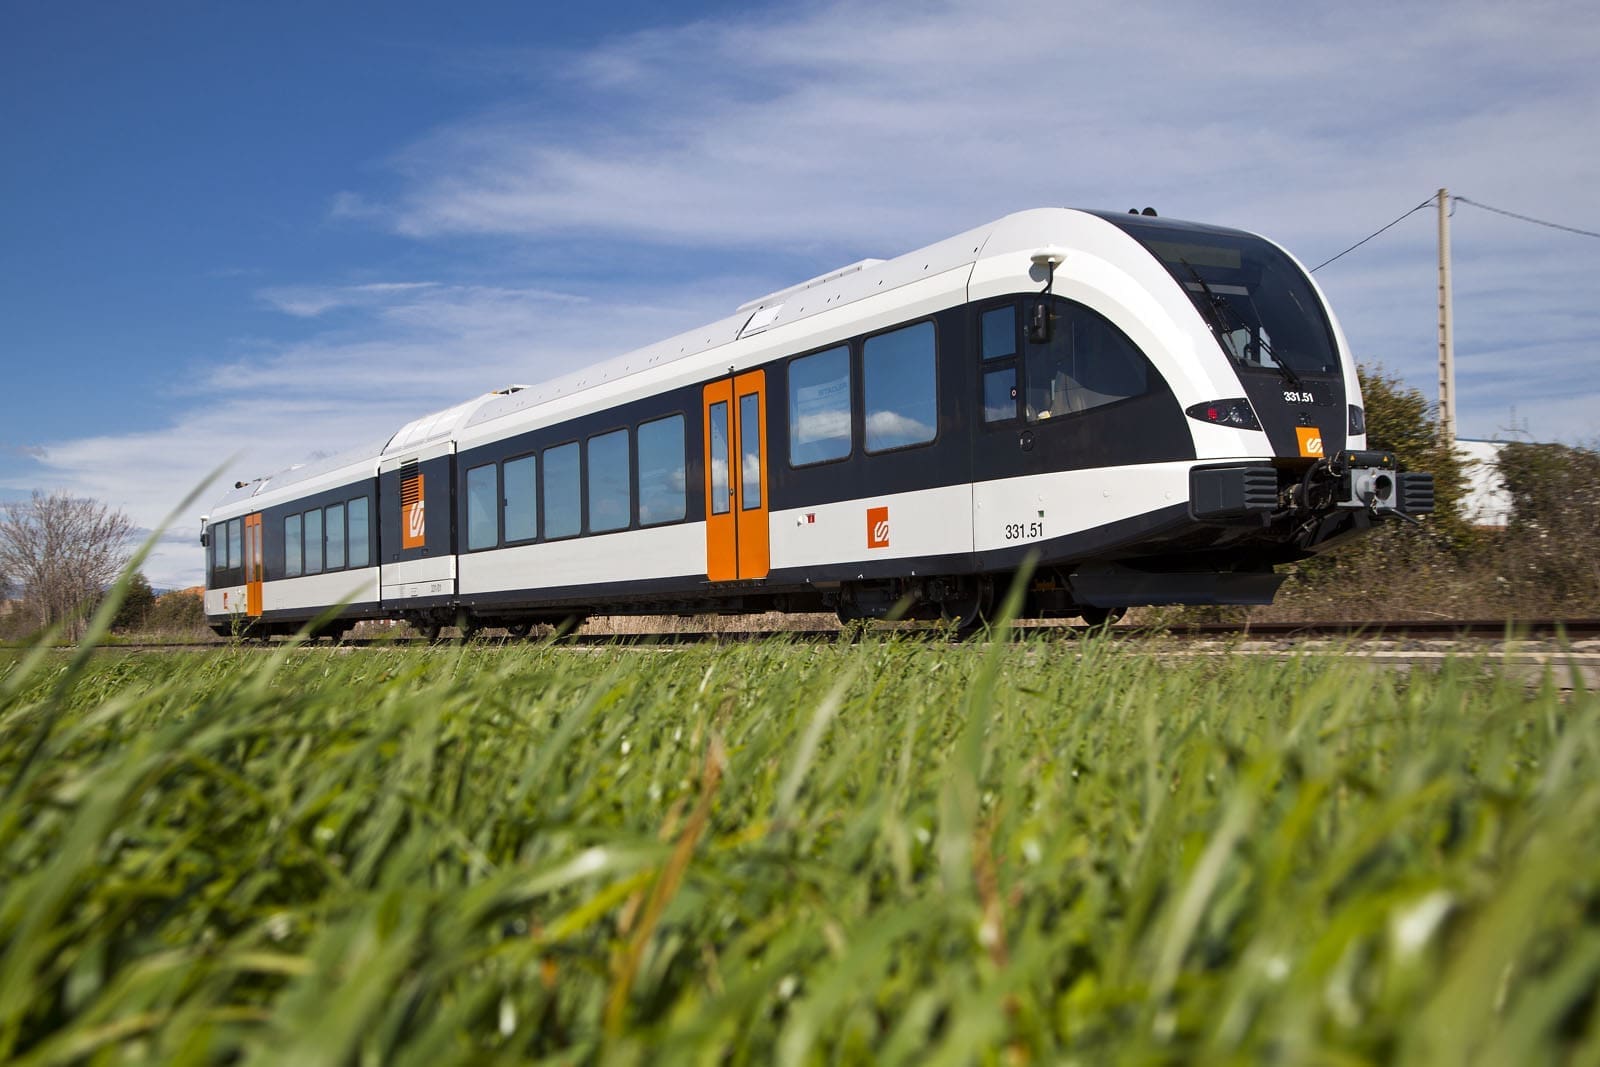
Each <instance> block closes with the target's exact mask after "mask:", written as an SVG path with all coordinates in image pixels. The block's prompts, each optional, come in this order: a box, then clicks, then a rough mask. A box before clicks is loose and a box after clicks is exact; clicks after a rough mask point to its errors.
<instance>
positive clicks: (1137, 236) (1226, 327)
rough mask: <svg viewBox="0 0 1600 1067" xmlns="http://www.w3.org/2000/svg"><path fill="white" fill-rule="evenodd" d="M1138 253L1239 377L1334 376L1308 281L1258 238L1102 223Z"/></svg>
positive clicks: (1324, 321) (1333, 354) (1144, 219)
mask: <svg viewBox="0 0 1600 1067" xmlns="http://www.w3.org/2000/svg"><path fill="white" fill-rule="evenodd" d="M1101 218H1104V219H1105V220H1106V221H1107V222H1110V223H1112V224H1113V225H1115V226H1117V227H1119V228H1120V229H1122V230H1123V232H1125V233H1127V234H1128V236H1130V237H1132V238H1133V239H1134V240H1136V241H1138V242H1139V243H1140V244H1141V245H1143V246H1144V247H1145V248H1146V249H1147V250H1149V252H1150V254H1151V255H1153V256H1155V257H1156V259H1158V260H1160V261H1161V265H1162V266H1163V267H1165V268H1167V270H1168V271H1169V272H1170V273H1171V274H1172V277H1173V278H1174V279H1176V280H1177V282H1178V284H1179V285H1181V286H1182V287H1183V289H1184V291H1185V292H1186V293H1188V294H1189V299H1190V300H1192V301H1194V306H1195V308H1196V309H1197V310H1198V311H1199V312H1200V318H1201V319H1202V320H1204V321H1205V324H1206V325H1207V326H1208V327H1209V328H1210V330H1211V332H1212V334H1214V335H1215V336H1216V338H1217V343H1218V344H1220V345H1221V346H1222V350H1223V351H1224V352H1226V353H1227V354H1228V357H1229V358H1230V359H1232V360H1233V362H1234V363H1235V364H1237V365H1238V366H1239V367H1240V368H1241V369H1244V370H1256V371H1265V372H1272V373H1276V374H1280V375H1282V376H1284V377H1286V378H1289V379H1291V380H1294V379H1298V378H1306V377H1311V378H1328V377H1330V376H1331V377H1337V376H1338V375H1339V356H1338V352H1337V350H1336V349H1335V347H1334V343H1333V329H1332V327H1331V326H1330V325H1329V323H1328V317H1327V315H1326V314H1324V313H1323V310H1322V301H1320V300H1318V299H1317V294H1316V292H1315V291H1314V290H1313V289H1312V287H1311V282H1310V280H1309V279H1308V278H1307V277H1306V275H1305V273H1304V272H1303V271H1302V270H1301V269H1300V268H1299V266H1297V265H1296V264H1295V262H1294V260H1292V259H1290V258H1289V257H1288V256H1286V255H1284V253H1283V252H1281V251H1280V250H1279V249H1278V248H1276V247H1275V246H1273V245H1271V244H1269V243H1268V242H1266V241H1263V240H1262V239H1261V238H1259V237H1256V236H1253V235H1251V234H1247V233H1241V232H1238V231H1234V230H1219V229H1213V228H1211V227H1203V226H1192V225H1188V224H1184V223H1176V224H1175V223H1170V222H1166V221H1165V220H1160V219H1154V218H1150V217H1149V216H1144V215H1114V214H1109V213H1108V214H1104V215H1101Z"/></svg>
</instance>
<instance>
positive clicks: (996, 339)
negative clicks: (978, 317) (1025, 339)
mask: <svg viewBox="0 0 1600 1067" xmlns="http://www.w3.org/2000/svg"><path fill="white" fill-rule="evenodd" d="M1016 354H1017V308H1016V305H1014V304H1007V305H1006V306H1005V307H1001V308H995V309H994V310H993V311H985V312H984V313H983V358H984V359H999V358H1001V357H1002V356H1014V355H1016Z"/></svg>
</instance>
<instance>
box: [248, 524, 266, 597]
mask: <svg viewBox="0 0 1600 1067" xmlns="http://www.w3.org/2000/svg"><path fill="white" fill-rule="evenodd" d="M262 556H263V551H262V545H261V512H259V511H258V512H256V513H255V514H254V515H246V516H245V517H244V613H245V614H246V615H249V616H250V617H251V618H259V617H260V615H261V581H262V579H263V578H264V577H266V575H265V573H264V572H265V568H264V567H263V566H262Z"/></svg>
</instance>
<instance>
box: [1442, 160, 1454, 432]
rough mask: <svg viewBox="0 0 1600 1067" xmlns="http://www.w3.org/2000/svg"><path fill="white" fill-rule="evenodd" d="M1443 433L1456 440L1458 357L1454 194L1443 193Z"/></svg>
mask: <svg viewBox="0 0 1600 1067" xmlns="http://www.w3.org/2000/svg"><path fill="white" fill-rule="evenodd" d="M1438 199H1439V433H1440V435H1441V436H1442V437H1444V439H1445V441H1446V442H1448V443H1449V444H1450V445H1451V446H1452V447H1454V444H1455V439H1456V355H1455V344H1454V342H1453V341H1452V340H1451V336H1450V190H1448V189H1440V190H1439V197H1438Z"/></svg>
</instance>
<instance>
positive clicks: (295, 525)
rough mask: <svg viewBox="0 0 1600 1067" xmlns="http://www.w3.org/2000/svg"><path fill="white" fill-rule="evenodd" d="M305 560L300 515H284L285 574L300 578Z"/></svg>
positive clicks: (286, 576) (285, 575)
mask: <svg viewBox="0 0 1600 1067" xmlns="http://www.w3.org/2000/svg"><path fill="white" fill-rule="evenodd" d="M303 563H304V560H303V558H302V548H301V544H300V516H298V515H285V516H284V517H283V576H284V577H285V578H298V577H300V574H301V569H302V565H303Z"/></svg>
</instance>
